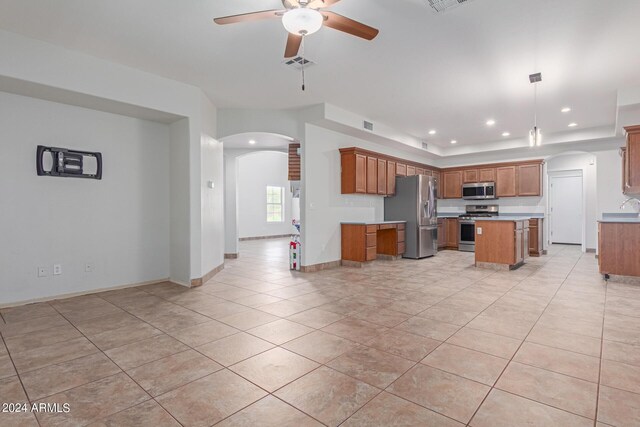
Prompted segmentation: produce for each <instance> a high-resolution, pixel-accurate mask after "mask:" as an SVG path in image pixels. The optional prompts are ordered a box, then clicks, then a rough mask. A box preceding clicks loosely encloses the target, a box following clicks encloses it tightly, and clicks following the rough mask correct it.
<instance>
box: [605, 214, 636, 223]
mask: <svg viewBox="0 0 640 427" xmlns="http://www.w3.org/2000/svg"><path fill="white" fill-rule="evenodd" d="M598 222H603V223H616V222H617V223H622V224H640V217H639V216H638V215H637V214H633V213H603V214H602V219H601V220H599V221H598Z"/></svg>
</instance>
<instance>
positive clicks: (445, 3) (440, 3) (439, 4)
mask: <svg viewBox="0 0 640 427" xmlns="http://www.w3.org/2000/svg"><path fill="white" fill-rule="evenodd" d="M470 1H471V0H427V4H428V5H429V6H431V8H432V9H433V10H434V11H435V12H436V13H442V12H446V11H447V10H450V9H453V8H454V7H457V6H460V5H461V4H464V3H469V2H470Z"/></svg>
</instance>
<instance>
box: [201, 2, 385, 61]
mask: <svg viewBox="0 0 640 427" xmlns="http://www.w3.org/2000/svg"><path fill="white" fill-rule="evenodd" d="M339 1H340V0H282V4H283V5H284V7H285V9H284V10H279V9H273V10H263V11H260V12H252V13H243V14H240V15H232V16H225V17H222V18H215V19H214V20H213V21H214V22H215V23H216V24H219V25H226V24H235V23H237V22H250V21H262V20H266V19H281V20H282V24H283V25H284V27H285V29H286V30H287V31H288V32H289V36H288V39H287V47H286V48H285V51H284V57H285V58H291V57H294V56H296V55H297V54H298V51H299V50H300V45H301V44H302V39H303V37H304V36H308V35H310V34H313V33H315V32H316V31H318V30H319V29H320V28H322V26H323V25H324V26H326V27H329V28H333V29H334V30H338V31H342V32H344V33H347V34H351V35H354V36H356V37H360V38H363V39H365V40H373V39H374V38H375V37H376V36H377V35H378V30H377V29H375V28H372V27H370V26H368V25H365V24H362V23H360V22H358V21H354V20H353V19H349V18H347V17H345V16H342V15H338V14H337V13H334V12H330V11H327V10H324V9H325V8H327V7H330V6H333V5H334V4H336V3H338V2H339Z"/></svg>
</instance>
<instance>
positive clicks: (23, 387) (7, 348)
mask: <svg viewBox="0 0 640 427" xmlns="http://www.w3.org/2000/svg"><path fill="white" fill-rule="evenodd" d="M0 340H2V345H4V348H5V349H6V350H7V356H8V357H9V360H11V364H12V365H13V370H14V371H15V373H16V377H17V378H18V381H20V386H21V387H22V392H23V393H24V397H25V398H26V399H27V402H29V405H31V404H32V403H33V402H32V401H31V399H30V398H29V394H28V393H27V389H26V388H25V386H24V383H23V382H22V377H21V376H20V373H19V372H18V368H16V364H15V362H14V361H13V357H12V356H11V352H10V351H9V347H7V343H6V341H5V337H4V335H3V334H2V332H0ZM8 378H11V377H8ZM30 414H31V415H33V418H34V419H35V420H36V424H38V425H39V426H40V425H41V424H40V420H39V419H38V417H37V416H36V415H35V414H34V413H33V412H30Z"/></svg>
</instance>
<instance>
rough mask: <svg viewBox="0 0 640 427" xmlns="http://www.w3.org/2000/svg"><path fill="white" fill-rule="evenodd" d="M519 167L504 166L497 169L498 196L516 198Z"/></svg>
mask: <svg viewBox="0 0 640 427" xmlns="http://www.w3.org/2000/svg"><path fill="white" fill-rule="evenodd" d="M516 171H517V166H503V167H499V168H496V196H497V197H515V196H517V188H516Z"/></svg>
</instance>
